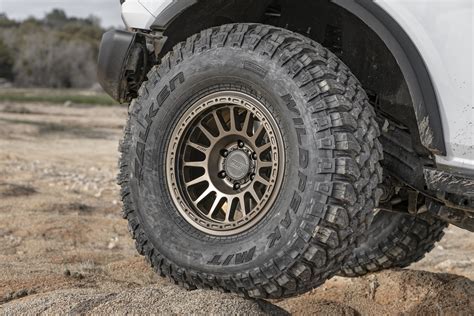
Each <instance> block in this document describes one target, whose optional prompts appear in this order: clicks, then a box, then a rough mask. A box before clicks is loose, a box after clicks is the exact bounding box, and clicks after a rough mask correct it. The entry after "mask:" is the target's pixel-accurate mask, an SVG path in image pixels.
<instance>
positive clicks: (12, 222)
mask: <svg viewBox="0 0 474 316" xmlns="http://www.w3.org/2000/svg"><path fill="white" fill-rule="evenodd" d="M125 118H126V109H125V108H123V107H117V106H114V107H93V106H82V107H77V106H74V105H71V104H69V106H58V105H56V106H55V105H49V104H16V103H3V104H0V314H8V315H15V314H38V313H45V314H58V313H60V314H62V313H71V314H89V313H91V314H110V313H118V314H125V313H134V314H143V313H147V314H149V313H164V314H189V313H193V314H236V313H240V314H287V313H291V314H295V315H300V314H323V315H325V314H327V315H358V314H362V315H380V314H390V315H397V314H427V315H428V314H429V315H432V314H439V315H441V314H443V315H445V314H447V315H459V314H463V315H468V314H474V303H473V302H474V300H472V297H474V281H473V280H474V238H473V235H472V234H471V233H469V232H466V231H463V230H461V229H458V228H456V227H452V226H450V227H449V228H448V229H447V231H446V236H445V238H444V239H443V240H442V241H441V242H440V243H439V244H438V245H437V246H436V247H435V249H434V250H433V251H432V252H431V253H430V254H429V255H427V256H426V258H425V259H423V260H422V261H421V262H419V263H417V264H414V265H413V266H412V267H410V269H404V270H392V271H385V272H382V273H377V274H373V275H369V276H366V277H363V278H358V279H345V278H340V277H336V278H333V279H332V280H330V281H328V282H327V283H326V284H325V285H324V286H322V287H320V288H318V289H315V290H313V291H312V292H310V293H307V294H305V295H302V296H300V297H297V298H292V299H288V300H281V301H271V302H266V301H254V300H246V299H244V298H241V297H237V296H234V295H230V294H223V293H216V292H211V291H203V290H197V291H191V292H187V291H185V290H183V289H181V288H178V287H176V286H174V285H171V284H169V283H168V282H167V281H166V280H165V279H162V278H160V277H157V276H156V275H155V274H154V272H153V271H152V270H151V268H149V266H148V265H147V263H146V262H145V260H144V259H143V258H142V257H140V256H139V255H137V253H136V251H135V249H134V245H133V242H132V240H131V238H130V237H129V234H128V231H127V224H126V222H125V221H124V220H123V219H122V218H121V214H120V209H121V206H120V201H119V198H118V191H119V189H118V187H117V186H116V185H115V176H116V173H117V171H116V164H117V163H116V161H117V157H118V153H117V144H118V141H119V138H120V135H121V129H122V126H123V124H124V122H125Z"/></svg>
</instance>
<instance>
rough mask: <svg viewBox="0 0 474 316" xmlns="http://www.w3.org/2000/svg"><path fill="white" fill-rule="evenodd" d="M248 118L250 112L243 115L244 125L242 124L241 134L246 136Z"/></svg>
mask: <svg viewBox="0 0 474 316" xmlns="http://www.w3.org/2000/svg"><path fill="white" fill-rule="evenodd" d="M250 116H251V114H250V111H247V112H246V114H245V119H244V123H243V124H242V132H244V133H245V135H247V131H248V128H249V123H250Z"/></svg>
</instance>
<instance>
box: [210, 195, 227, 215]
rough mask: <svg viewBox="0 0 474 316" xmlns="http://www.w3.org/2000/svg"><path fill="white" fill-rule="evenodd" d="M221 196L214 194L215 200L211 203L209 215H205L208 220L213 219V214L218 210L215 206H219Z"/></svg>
mask: <svg viewBox="0 0 474 316" xmlns="http://www.w3.org/2000/svg"><path fill="white" fill-rule="evenodd" d="M222 198H223V196H222V195H220V194H216V198H215V199H214V203H212V206H211V208H210V209H209V213H207V217H209V218H210V219H213V218H212V217H213V215H214V213H215V212H216V211H217V210H218V209H217V206H218V205H219V202H220V201H221V200H222Z"/></svg>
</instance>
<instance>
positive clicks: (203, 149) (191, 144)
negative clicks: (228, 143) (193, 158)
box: [186, 141, 209, 156]
mask: <svg viewBox="0 0 474 316" xmlns="http://www.w3.org/2000/svg"><path fill="white" fill-rule="evenodd" d="M186 145H187V146H189V147H192V148H194V149H196V150H197V151H200V152H202V153H203V154H205V155H206V156H207V155H208V153H209V147H204V146H202V145H199V144H196V143H195V142H192V141H188V142H187V143H186Z"/></svg>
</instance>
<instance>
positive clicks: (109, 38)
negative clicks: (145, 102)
mask: <svg viewBox="0 0 474 316" xmlns="http://www.w3.org/2000/svg"><path fill="white" fill-rule="evenodd" d="M150 56H151V55H150V54H149V52H148V50H147V45H146V38H145V36H143V35H142V34H139V33H133V32H127V31H119V30H111V31H108V32H106V33H105V34H104V35H103V37H102V42H101V44H100V51H99V60H98V73H97V77H98V80H99V83H100V85H101V86H102V88H103V89H104V90H105V92H107V93H108V94H109V95H110V96H111V97H112V98H114V99H115V100H117V101H118V102H120V103H124V102H129V101H130V100H131V99H133V98H134V97H136V95H137V92H138V89H139V87H140V85H141V84H142V82H143V81H144V79H145V76H146V73H147V71H148V70H149V68H150V66H151V64H152V61H151V57H150Z"/></svg>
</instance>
